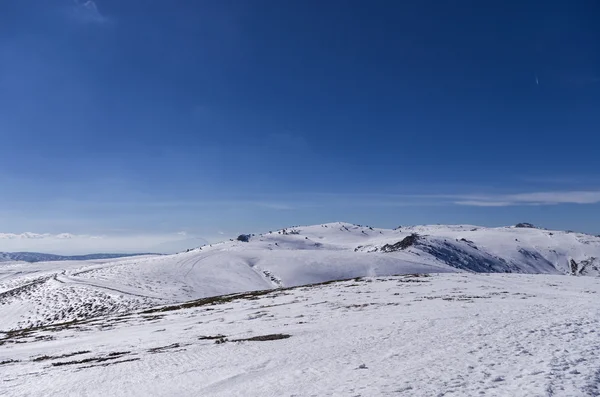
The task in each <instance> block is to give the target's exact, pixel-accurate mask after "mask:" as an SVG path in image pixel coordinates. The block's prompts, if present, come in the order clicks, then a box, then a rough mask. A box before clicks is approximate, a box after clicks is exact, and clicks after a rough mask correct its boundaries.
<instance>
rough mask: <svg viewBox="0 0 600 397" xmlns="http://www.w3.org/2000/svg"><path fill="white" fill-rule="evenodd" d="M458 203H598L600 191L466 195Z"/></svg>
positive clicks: (497, 205)
mask: <svg viewBox="0 0 600 397" xmlns="http://www.w3.org/2000/svg"><path fill="white" fill-rule="evenodd" d="M454 203H455V204H458V205H468V206H476V207H507V206H517V205H558V204H597V203H600V191H555V192H533V193H519V194H505V195H481V196H469V195H467V196H464V197H463V199H459V200H456V201H454Z"/></svg>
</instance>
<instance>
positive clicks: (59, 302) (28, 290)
mask: <svg viewBox="0 0 600 397" xmlns="http://www.w3.org/2000/svg"><path fill="white" fill-rule="evenodd" d="M598 258H600V238H597V237H593V236H589V235H584V234H578V233H568V232H560V231H548V230H541V229H535V228H515V227H505V228H483V227H477V226H470V225H458V226H442V225H433V226H413V227H401V228H398V229H395V230H390V229H377V228H371V227H367V226H358V225H352V224H348V223H342V222H339V223H329V224H324V225H315V226H301V227H294V228H288V229H284V230H279V231H273V232H270V233H265V234H262V235H250V236H249V241H248V242H243V241H227V242H223V243H219V244H213V245H209V246H204V247H200V248H197V249H194V250H191V251H189V252H186V253H180V254H176V255H165V256H147V257H132V258H126V259H119V260H97V261H65V262H39V263H36V264H24V263H9V264H2V265H0V318H2V319H3V321H2V324H1V325H0V329H4V330H8V329H17V328H24V327H30V326H40V325H46V324H52V323H60V322H64V321H71V320H74V319H81V318H89V317H94V316H101V315H107V314H112V313H125V312H128V311H131V310H133V309H139V308H145V307H151V306H155V305H158V304H170V303H177V302H183V301H187V300H190V299H197V298H202V297H208V296H217V295H223V294H230V293H235V292H240V291H252V290H263V289H273V288H279V287H290V286H298V285H303V284H309V283H318V282H323V281H330V280H338V279H346V278H352V277H361V276H389V275H394V274H409V273H448V272H465V271H466V272H480V273H507V272H510V273H545V274H575V275H598V274H600V271H599V269H600V262H599V260H598Z"/></svg>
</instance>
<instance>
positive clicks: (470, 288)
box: [0, 273, 600, 397]
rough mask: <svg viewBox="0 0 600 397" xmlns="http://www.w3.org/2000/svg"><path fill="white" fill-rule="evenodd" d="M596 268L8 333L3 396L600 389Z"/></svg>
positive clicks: (437, 280) (194, 305) (388, 283)
mask: <svg viewBox="0 0 600 397" xmlns="http://www.w3.org/2000/svg"><path fill="white" fill-rule="evenodd" d="M598 294H600V283H599V279H598V278H593V277H566V276H555V275H535V276H533V275H515V274H473V273H461V274H436V275H432V276H430V277H424V276H419V277H415V276H408V277H407V276H396V277H376V278H366V279H359V280H348V281H342V282H334V283H329V284H325V285H316V286H309V287H297V288H293V289H283V290H275V291H266V292H260V293H254V294H245V295H244V294H242V295H238V296H231V297H224V298H220V299H212V300H211V299H206V300H201V301H195V302H189V303H187V304H185V305H182V306H167V307H159V308H156V309H153V310H149V311H147V312H143V313H140V312H138V313H130V314H127V315H124V316H109V317H103V318H97V319H93V320H87V321H83V322H75V323H70V324H63V325H60V326H48V327H45V328H42V329H34V330H25V331H18V332H11V333H4V334H2V333H0V374H1V375H0V378H1V379H2V382H0V395H6V396H65V395H66V396H70V395H72V396H80V395H86V396H165V395H172V396H191V395H202V396H227V397H230V396H244V397H251V396H261V397H263V396H362V397H366V396H416V397H418V396H442V395H455V396H478V395H485V396H554V397H560V396H598V395H600V355H599V354H598V351H600V331H599V330H600V306H599V305H598Z"/></svg>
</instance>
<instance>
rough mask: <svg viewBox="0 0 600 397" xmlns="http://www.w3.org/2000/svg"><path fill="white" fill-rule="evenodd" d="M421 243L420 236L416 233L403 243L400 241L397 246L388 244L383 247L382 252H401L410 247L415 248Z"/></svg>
mask: <svg viewBox="0 0 600 397" xmlns="http://www.w3.org/2000/svg"><path fill="white" fill-rule="evenodd" d="M417 241H419V235H418V234H416V233H413V234H411V235H410V236H406V237H405V238H404V239H402V241H398V242H397V243H395V244H386V245H384V246H383V247H381V251H383V252H394V251H399V250H405V249H407V248H408V247H410V246H413V245H415V244H416V243H417Z"/></svg>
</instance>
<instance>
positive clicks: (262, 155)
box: [0, 0, 600, 251]
mask: <svg viewBox="0 0 600 397" xmlns="http://www.w3.org/2000/svg"><path fill="white" fill-rule="evenodd" d="M599 20H600V4H599V3H598V2H596V1H591V0H590V1H563V2H539V1H519V2H517V1H514V2H512V1H508V2H507V1H487V2H481V1H452V2H450V1H423V0H419V1H362V0H360V1H353V0H350V1H348V0H344V1H342V0H339V1H338V0H328V1H316V0H299V1H280V0H272V1H262V0H252V1H243V0H238V1H225V0H223V1H168V2H166V1H149V0H95V1H87V2H86V1H85V0H79V1H75V0H46V1H42V0H19V1H2V2H0V138H1V142H2V144H1V148H2V150H1V151H0V193H1V194H0V232H5V233H22V232H25V231H31V232H36V233H61V232H68V233H74V234H92V235H130V236H131V235H141V234H165V235H171V234H175V233H177V232H186V233H187V234H188V235H189V236H195V237H196V236H201V237H204V238H206V239H208V240H211V241H212V240H216V239H218V238H219V236H227V237H229V236H231V235H234V234H236V233H239V232H251V231H263V230H269V229H274V228H277V227H282V226H286V225H290V224H311V223H323V222H328V221H336V220H344V221H349V222H355V223H366V224H372V225H376V226H381V227H393V226H397V225H399V224H416V223H476V224H483V225H492V226H495V225H506V224H513V223H515V222H519V221H529V222H533V223H538V224H540V225H542V226H546V227H553V228H565V229H576V230H581V231H586V232H592V233H600V204H598V203H599V202H600V172H599V171H600V24H599V23H598V21H599ZM1 248H2V247H0V251H1V250H2V249H1Z"/></svg>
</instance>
